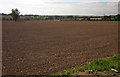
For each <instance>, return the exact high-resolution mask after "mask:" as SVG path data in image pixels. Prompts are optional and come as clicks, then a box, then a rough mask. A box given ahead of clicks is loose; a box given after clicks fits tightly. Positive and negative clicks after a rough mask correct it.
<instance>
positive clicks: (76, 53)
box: [2, 21, 118, 75]
mask: <svg viewBox="0 0 120 77" xmlns="http://www.w3.org/2000/svg"><path fill="white" fill-rule="evenodd" d="M117 27H118V22H116V21H24V22H14V21H3V31H2V32H3V37H2V39H3V40H2V42H3V53H2V56H3V75H33V74H35V75H48V74H53V73H59V72H62V71H64V70H67V69H72V68H75V67H78V66H81V65H83V64H84V63H85V62H88V61H92V60H94V59H97V58H101V57H109V56H112V55H114V54H117V51H118V47H117V43H118V39H117V37H118V30H117V29H118V28H117Z"/></svg>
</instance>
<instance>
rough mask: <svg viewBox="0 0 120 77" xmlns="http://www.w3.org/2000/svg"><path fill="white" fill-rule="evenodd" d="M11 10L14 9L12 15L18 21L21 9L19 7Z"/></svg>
mask: <svg viewBox="0 0 120 77" xmlns="http://www.w3.org/2000/svg"><path fill="white" fill-rule="evenodd" d="M11 11H12V13H11V15H12V18H13V20H14V21H17V20H18V19H19V17H20V12H19V10H18V9H12V10H11Z"/></svg>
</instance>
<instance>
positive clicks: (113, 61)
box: [53, 55, 120, 76]
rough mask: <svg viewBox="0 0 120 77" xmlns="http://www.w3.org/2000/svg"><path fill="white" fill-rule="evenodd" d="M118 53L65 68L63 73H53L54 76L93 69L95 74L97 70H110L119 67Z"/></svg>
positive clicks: (119, 57) (119, 56) (119, 58)
mask: <svg viewBox="0 0 120 77" xmlns="http://www.w3.org/2000/svg"><path fill="white" fill-rule="evenodd" d="M119 63H120V55H116V56H113V57H110V58H101V59H97V60H95V61H93V62H88V63H86V64H85V65H83V66H81V67H78V68H76V69H71V70H66V71H64V72H63V73H58V74H53V75H56V76H63V75H69V76H70V75H72V74H73V73H74V71H85V70H93V74H96V73H97V72H98V71H104V70H105V71H110V70H111V68H114V69H117V70H118V69H120V66H119Z"/></svg>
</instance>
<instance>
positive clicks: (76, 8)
mask: <svg viewBox="0 0 120 77" xmlns="http://www.w3.org/2000/svg"><path fill="white" fill-rule="evenodd" d="M118 2H119V0H0V8H1V9H0V12H1V13H10V12H11V9H15V8H18V10H19V11H20V12H21V14H39V15H105V14H118Z"/></svg>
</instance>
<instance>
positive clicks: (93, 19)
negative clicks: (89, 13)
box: [90, 18, 103, 21]
mask: <svg viewBox="0 0 120 77" xmlns="http://www.w3.org/2000/svg"><path fill="white" fill-rule="evenodd" d="M90 20H92V21H95V20H98V21H101V20H103V18H90Z"/></svg>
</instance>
